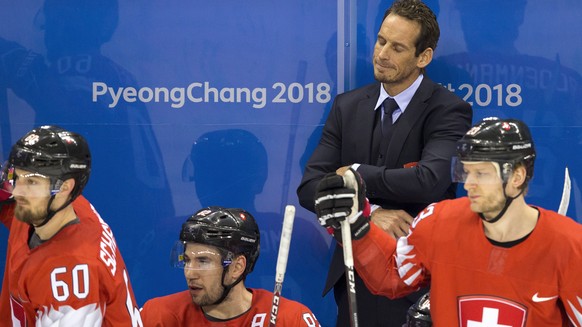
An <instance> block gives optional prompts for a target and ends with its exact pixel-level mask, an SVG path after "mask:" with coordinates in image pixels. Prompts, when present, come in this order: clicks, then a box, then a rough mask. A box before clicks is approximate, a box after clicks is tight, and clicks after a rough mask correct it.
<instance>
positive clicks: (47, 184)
mask: <svg viewBox="0 0 582 327" xmlns="http://www.w3.org/2000/svg"><path fill="white" fill-rule="evenodd" d="M57 184H58V185H57ZM61 184H62V183H60V182H58V183H55V184H53V183H51V179H50V177H48V176H45V175H42V174H39V173H34V172H28V171H25V170H16V168H15V167H14V166H12V165H9V164H7V163H5V164H4V165H2V170H1V172H0V187H1V188H0V190H1V192H3V193H8V194H10V195H14V194H15V193H16V194H17V195H22V196H24V197H46V196H49V195H54V194H56V193H58V192H60V187H61Z"/></svg>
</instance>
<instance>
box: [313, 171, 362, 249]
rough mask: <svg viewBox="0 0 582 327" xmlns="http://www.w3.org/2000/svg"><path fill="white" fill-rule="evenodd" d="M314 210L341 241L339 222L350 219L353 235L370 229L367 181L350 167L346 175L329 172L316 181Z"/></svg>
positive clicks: (321, 222) (320, 220) (355, 235)
mask: <svg viewBox="0 0 582 327" xmlns="http://www.w3.org/2000/svg"><path fill="white" fill-rule="evenodd" d="M315 212H316V213H317V218H318V219H319V223H320V224H321V226H323V227H326V228H328V231H329V232H330V233H332V234H333V235H334V237H335V238H336V239H337V240H338V241H340V242H341V232H340V223H341V222H342V221H343V220H344V219H348V221H349V223H350V224H351V231H352V237H353V239H355V240H357V239H360V238H362V237H363V236H364V235H366V233H367V232H368V231H369V230H370V204H369V202H368V199H366V185H365V184H364V181H363V180H362V177H361V176H360V174H358V172H356V171H355V170H353V169H351V168H350V169H349V170H347V171H346V172H345V174H344V176H340V175H338V174H336V173H329V174H327V175H325V176H324V177H323V179H322V180H321V181H320V182H319V184H318V185H317V192H316V194H315Z"/></svg>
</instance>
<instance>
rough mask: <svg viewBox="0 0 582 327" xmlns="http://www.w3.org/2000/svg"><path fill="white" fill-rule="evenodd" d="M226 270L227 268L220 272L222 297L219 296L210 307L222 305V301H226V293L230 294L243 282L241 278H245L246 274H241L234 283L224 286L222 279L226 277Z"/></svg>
mask: <svg viewBox="0 0 582 327" xmlns="http://www.w3.org/2000/svg"><path fill="white" fill-rule="evenodd" d="M227 269H228V267H227V268H225V269H223V270H222V287H223V290H222V295H221V296H220V298H219V299H218V300H216V301H214V303H212V304H210V305H217V304H220V303H222V301H224V299H226V297H227V296H228V293H230V291H231V290H232V288H233V287H235V286H236V285H237V284H238V283H240V282H241V281H242V280H243V278H244V277H245V276H246V274H244V273H243V274H242V275H240V277H239V278H238V279H237V280H235V281H234V283H232V284H230V285H224V277H225V276H226V270H227Z"/></svg>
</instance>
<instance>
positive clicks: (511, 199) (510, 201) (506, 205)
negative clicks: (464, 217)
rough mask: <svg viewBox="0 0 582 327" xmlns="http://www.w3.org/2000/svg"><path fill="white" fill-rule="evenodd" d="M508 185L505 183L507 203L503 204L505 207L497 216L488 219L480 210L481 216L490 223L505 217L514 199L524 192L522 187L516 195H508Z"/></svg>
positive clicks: (504, 193)
mask: <svg viewBox="0 0 582 327" xmlns="http://www.w3.org/2000/svg"><path fill="white" fill-rule="evenodd" d="M506 186H507V182H504V183H503V196H505V205H504V206H503V209H501V211H500V212H499V213H498V214H497V216H495V218H493V219H490V220H487V218H485V216H484V215H483V213H482V212H479V217H480V218H481V219H482V220H483V221H486V222H488V223H491V224H493V223H496V222H497V221H499V219H501V217H503V215H504V214H505V211H507V209H508V208H509V206H510V205H511V203H512V202H513V200H515V199H517V197H518V196H520V195H521V193H523V190H524V189H522V190H521V191H519V193H517V195H516V196H514V197H510V196H508V195H507V193H506V192H505V187H506Z"/></svg>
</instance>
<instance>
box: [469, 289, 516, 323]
mask: <svg viewBox="0 0 582 327" xmlns="http://www.w3.org/2000/svg"><path fill="white" fill-rule="evenodd" d="M526 318H527V307H526V306H524V305H522V304H519V303H517V302H513V301H510V300H507V299H503V298H498V297H493V296H487V295H472V296H463V297H460V298H459V326H461V327H485V326H487V327H524V326H525V322H526Z"/></svg>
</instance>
